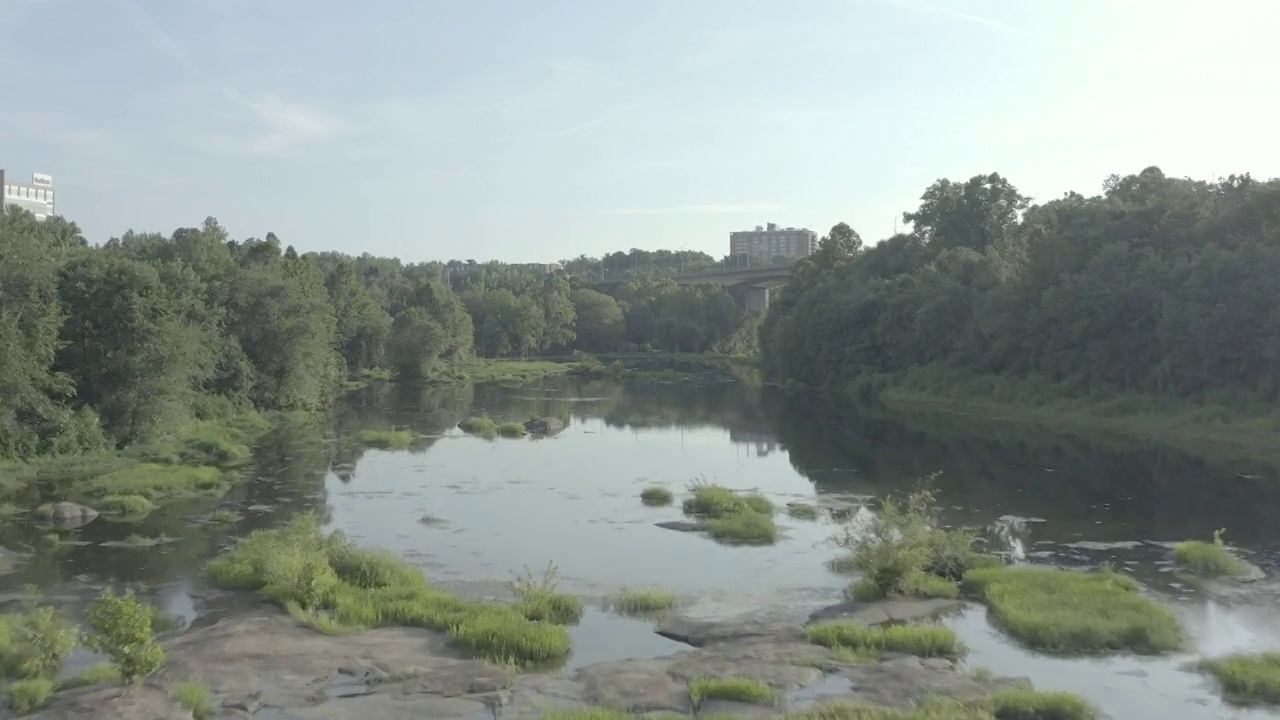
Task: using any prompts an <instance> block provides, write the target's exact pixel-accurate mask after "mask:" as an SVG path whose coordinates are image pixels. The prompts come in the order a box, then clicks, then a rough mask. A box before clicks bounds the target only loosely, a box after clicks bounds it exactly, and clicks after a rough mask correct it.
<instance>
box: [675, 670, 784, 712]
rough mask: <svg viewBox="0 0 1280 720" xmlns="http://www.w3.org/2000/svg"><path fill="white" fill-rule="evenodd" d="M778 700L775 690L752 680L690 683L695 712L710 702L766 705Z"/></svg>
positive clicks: (731, 679) (696, 681)
mask: <svg viewBox="0 0 1280 720" xmlns="http://www.w3.org/2000/svg"><path fill="white" fill-rule="evenodd" d="M776 699H777V693H775V692H774V691H773V688H771V687H769V686H768V685H766V684H764V683H762V682H760V681H759V680H754V679H752V678H745V677H727V678H715V677H700V678H694V679H693V680H690V681H689V702H690V704H692V705H693V707H694V709H695V710H696V709H697V708H700V707H702V703H704V702H706V701H708V700H728V701H731V702H743V703H755V704H757V705H764V704H767V703H771V702H773V701H774V700H776Z"/></svg>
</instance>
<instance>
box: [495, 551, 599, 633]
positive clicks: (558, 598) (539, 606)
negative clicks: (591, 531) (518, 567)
mask: <svg viewBox="0 0 1280 720" xmlns="http://www.w3.org/2000/svg"><path fill="white" fill-rule="evenodd" d="M559 583H560V579H559V572H557V570H556V567H555V565H551V564H548V565H547V569H546V570H545V571H543V573H542V577H541V578H537V577H534V575H533V573H532V572H530V571H529V569H528V568H526V569H525V572H524V574H523V575H520V576H518V577H517V578H516V579H514V580H512V581H511V582H509V583H507V587H508V588H509V589H510V590H511V594H512V595H513V596H514V597H515V599H516V604H515V607H516V609H517V610H519V611H520V614H522V615H524V616H525V617H526V618H528V619H530V620H538V621H543V622H550V623H555V624H557V625H572V624H573V623H576V622H578V621H579V620H581V619H582V610H583V607H582V600H581V599H579V598H578V596H577V595H570V594H569V593H562V592H560V591H559V590H558V589H557V586H558V585H559Z"/></svg>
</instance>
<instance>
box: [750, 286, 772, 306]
mask: <svg viewBox="0 0 1280 720" xmlns="http://www.w3.org/2000/svg"><path fill="white" fill-rule="evenodd" d="M771 289H772V288H767V287H749V288H747V312H764V311H765V310H768V309H769V290H771Z"/></svg>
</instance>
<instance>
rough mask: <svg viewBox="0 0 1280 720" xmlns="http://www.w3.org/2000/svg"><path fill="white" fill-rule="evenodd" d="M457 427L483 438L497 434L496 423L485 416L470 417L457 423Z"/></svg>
mask: <svg viewBox="0 0 1280 720" xmlns="http://www.w3.org/2000/svg"><path fill="white" fill-rule="evenodd" d="M458 429H460V430H462V432H464V433H466V434H468V435H477V436H479V437H482V438H485V439H493V438H495V437H497V436H498V425H497V423H495V422H494V421H492V420H490V419H489V418H487V417H470V418H467V419H466V420H463V421H462V422H460V423H458Z"/></svg>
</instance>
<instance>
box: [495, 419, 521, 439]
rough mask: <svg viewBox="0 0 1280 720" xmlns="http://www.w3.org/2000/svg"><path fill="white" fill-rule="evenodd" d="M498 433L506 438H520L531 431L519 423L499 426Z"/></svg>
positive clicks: (506, 423)
mask: <svg viewBox="0 0 1280 720" xmlns="http://www.w3.org/2000/svg"><path fill="white" fill-rule="evenodd" d="M497 433H498V434H499V435H501V436H502V437H505V438H518V437H524V436H525V435H528V434H529V431H528V430H525V429H524V425H522V424H520V423H518V422H504V423H502V424H501V425H498V427H497Z"/></svg>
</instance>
